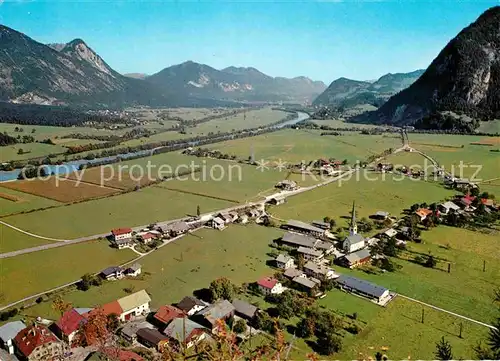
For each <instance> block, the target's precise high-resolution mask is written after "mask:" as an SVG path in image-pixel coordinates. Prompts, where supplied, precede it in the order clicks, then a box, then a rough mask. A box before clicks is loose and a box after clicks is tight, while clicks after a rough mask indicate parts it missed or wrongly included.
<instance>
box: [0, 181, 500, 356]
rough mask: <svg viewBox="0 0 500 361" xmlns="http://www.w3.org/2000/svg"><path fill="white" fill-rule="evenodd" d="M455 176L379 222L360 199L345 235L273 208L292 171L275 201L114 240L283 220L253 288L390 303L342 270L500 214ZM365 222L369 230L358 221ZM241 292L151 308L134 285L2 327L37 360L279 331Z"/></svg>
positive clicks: (115, 275)
mask: <svg viewBox="0 0 500 361" xmlns="http://www.w3.org/2000/svg"><path fill="white" fill-rule="evenodd" d="M450 182H451V184H452V186H453V187H455V188H456V189H459V190H461V191H462V192H463V193H464V194H458V195H456V196H455V197H453V198H451V199H449V200H447V201H445V202H442V203H439V204H430V205H428V204H426V203H425V202H423V203H422V204H415V205H410V206H409V207H408V209H407V211H406V215H405V216H404V217H402V218H400V219H398V218H396V217H392V216H391V215H390V214H389V212H386V211H384V210H380V211H378V212H376V213H375V214H373V215H371V216H370V218H371V222H372V225H371V226H370V227H368V228H367V227H366V220H358V219H357V217H356V205H355V202H354V201H353V204H352V210H351V214H350V217H349V218H350V219H349V228H348V234H347V235H345V236H343V237H342V238H340V237H339V234H338V229H337V230H335V221H333V220H331V219H329V218H328V217H325V218H324V219H323V220H315V221H312V222H311V223H306V222H302V221H298V220H288V221H286V222H277V220H276V219H274V217H273V215H272V210H273V207H275V206H279V205H280V204H283V203H284V202H286V192H293V191H294V190H297V188H298V187H297V185H296V184H295V183H294V182H292V181H287V180H284V181H282V182H280V183H278V184H277V185H276V188H279V189H280V190H282V192H284V194H282V195H280V194H279V193H278V194H277V195H273V196H272V197H268V199H267V201H266V203H265V204H257V205H246V206H240V207H235V208H233V209H230V210H228V211H225V212H218V213H214V214H210V215H200V214H198V216H197V217H190V218H188V219H184V220H180V221H175V222H171V223H165V224H163V223H161V224H151V225H150V226H149V227H147V228H142V229H138V230H133V229H132V228H119V229H113V230H112V231H111V234H110V235H109V237H108V240H109V242H110V244H111V245H112V246H113V247H116V248H117V249H125V248H131V249H133V250H134V251H135V252H137V253H139V254H143V253H146V252H153V251H154V250H155V249H157V248H158V247H162V245H165V244H167V243H168V242H170V241H174V240H177V239H179V238H181V237H182V236H183V235H185V234H188V233H193V232H196V230H197V229H200V228H204V227H205V228H206V227H209V228H213V229H214V230H219V231H223V230H224V229H225V228H226V227H229V226H230V225H231V224H232V223H240V224H247V223H249V222H255V223H257V224H260V225H261V226H263V227H278V228H280V229H282V230H283V234H282V236H281V237H280V238H279V239H275V240H272V241H271V244H270V245H271V247H272V248H273V249H274V250H275V251H273V253H272V254H273V258H272V259H269V260H268V262H267V264H268V265H269V266H270V267H271V269H272V270H273V272H274V274H273V275H272V276H269V275H262V277H260V278H258V279H255V282H254V283H252V284H250V285H248V286H246V287H247V292H250V291H248V290H251V292H252V294H253V295H258V296H259V297H261V298H264V299H266V300H267V299H269V298H270V299H273V297H277V296H278V295H282V294H287V295H293V297H298V299H309V300H315V299H321V298H322V297H324V296H325V294H326V293H328V292H329V291H331V290H332V289H333V288H336V289H339V290H341V291H343V292H346V293H351V294H352V297H361V298H364V299H366V301H367V302H372V303H374V304H376V305H379V306H381V307H385V306H387V305H388V303H390V302H391V301H392V300H393V299H394V298H395V297H397V293H396V292H393V291H391V290H389V289H388V288H385V287H382V286H379V285H376V284H373V283H371V282H368V281H366V280H363V279H361V278H358V277H354V276H352V274H343V271H342V269H351V270H352V269H356V268H363V267H364V266H365V265H367V264H373V265H375V264H376V265H379V267H380V268H381V269H382V270H383V271H384V272H385V271H390V270H391V263H390V260H389V257H388V256H392V255H393V254H391V252H386V250H387V249H389V248H390V247H391V245H392V247H395V248H399V249H404V248H405V247H406V244H407V242H419V241H420V240H419V235H420V229H423V228H428V227H431V226H437V225H438V224H439V223H444V224H448V225H452V226H457V224H458V223H462V224H463V223H464V222H468V221H470V220H471V219H472V218H474V217H479V216H481V215H486V216H489V215H490V216H491V215H496V216H497V215H498V213H499V212H500V207H499V205H498V204H496V203H495V201H494V199H492V197H490V195H488V194H487V193H482V194H479V189H478V187H477V186H475V185H474V184H470V182H459V181H458V182H457V180H456V179H451V180H450V179H449V178H445V183H447V184H448V185H449V184H450ZM360 226H362V230H363V232H360V230H359V229H358V228H359V227H360ZM422 227H423V228H422ZM362 233H368V234H370V236H364V235H363V234H362ZM428 257H429V259H427V261H425V260H424V262H427V263H428V262H430V258H431V257H432V256H428ZM432 262H434V261H432ZM432 262H431V263H432ZM431 266H432V264H431ZM144 271H145V270H143V269H142V266H141V264H140V263H138V262H134V263H132V264H128V265H125V266H117V265H109V267H107V268H106V269H103V270H102V271H101V272H99V273H98V274H96V275H92V276H91V277H92V279H89V280H86V279H82V280H81V283H85V282H90V283H93V282H97V283H99V284H101V283H102V282H114V281H116V280H119V279H122V278H134V277H140V275H141V274H142V273H143V272H144ZM89 277H90V276H89ZM214 282H222V283H224V282H229V285H230V286H228V285H227V284H226V285H225V286H223V287H229V288H231V287H233V288H232V289H233V291H234V290H238V289H240V288H239V286H236V285H231V283H230V281H229V280H227V279H225V278H224V279H219V280H214ZM83 286H84V285H82V287H83ZM87 287H88V286H87ZM233 291H231V292H229V293H228V292H226V293H224V292H222V293H221V294H219V295H215V294H212V296H211V297H208V298H207V299H202V298H203V297H200V298H198V297H195V296H194V295H186V296H185V297H184V298H183V299H182V300H179V302H178V303H176V304H165V305H163V306H161V307H159V308H158V309H154V310H153V309H151V308H150V302H151V297H150V295H149V294H148V293H147V292H146V290H140V291H137V292H132V290H131V292H130V294H128V295H127V296H125V297H122V298H119V299H117V300H114V301H112V302H109V303H106V304H103V305H99V306H96V305H91V304H89V305H87V307H85V308H82V307H72V306H71V305H70V304H68V305H65V306H64V302H63V301H62V300H59V303H60V304H62V305H63V306H64V307H63V306H61V308H60V311H61V317H60V318H59V319H58V320H46V319H44V318H43V317H42V316H43V315H39V317H38V318H37V319H36V320H18V321H13V322H8V323H5V324H4V325H3V326H1V327H0V340H1V341H2V346H3V348H4V349H5V351H4V350H2V351H1V352H2V354H5V355H7V356H8V357H10V358H9V360H12V359H14V357H17V358H19V359H21V360H29V361H41V360H46V359H47V357H49V358H52V359H68V360H73V359H74V360H81V359H86V360H100V358H99V357H100V355H102V354H104V357H110V355H111V354H115V355H116V356H117V357H118V359H119V360H120V361H132V360H133V361H142V360H145V359H148V360H149V359H154V358H151V357H154V355H157V356H159V355H160V354H161V353H162V352H164V351H165V349H169V350H170V349H174V350H180V349H183V350H187V349H190V348H192V347H193V346H195V345H197V344H198V343H200V342H202V341H203V342H214V339H215V338H217V337H219V335H220V334H221V333H222V332H230V333H234V334H235V336H236V337H237V339H238V340H239V341H238V342H243V341H245V340H247V339H248V338H251V337H252V335H255V334H259V333H264V334H269V333H272V330H273V327H269V325H268V326H267V327H263V325H262V319H261V318H262V317H263V316H262V315H263V314H265V313H266V311H265V310H261V309H259V308H258V307H257V306H256V305H255V304H252V303H251V302H249V301H248V300H245V297H241V299H239V296H240V295H242V292H243V293H244V291H241V289H240V291H236V292H233ZM287 297H288V296H287ZM312 302H314V301H312ZM100 317H101V318H103V319H104V320H105V327H106V328H108V329H109V331H110V333H111V334H112V335H113V339H114V340H115V341H114V342H110V341H109V339H107V341H106V342H105V344H103V345H101V346H100V347H98V344H99V340H92V339H89V338H88V334H87V331H88V327H90V325H92V324H93V322H95V321H96V320H97V319H99V318H100ZM266 317H268V316H266ZM259 319H260V321H258V320H259ZM116 340H118V341H116ZM136 346H139V347H140V348H139V349H141V350H143V354H141V355H139V354H138V353H137V352H134V351H132V349H134V350H137V348H136ZM144 350H147V351H144ZM144 352H145V354H144ZM145 355H146V356H145ZM151 355H153V356H151ZM2 359H3V358H2Z"/></svg>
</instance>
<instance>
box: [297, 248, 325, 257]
mask: <svg viewBox="0 0 500 361" xmlns="http://www.w3.org/2000/svg"><path fill="white" fill-rule="evenodd" d="M297 252H299V253H303V254H308V255H310V256H314V257H321V256H322V255H323V252H321V251H318V250H315V249H313V248H308V247H299V249H297Z"/></svg>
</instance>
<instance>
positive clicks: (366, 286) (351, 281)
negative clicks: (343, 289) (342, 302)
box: [337, 275, 388, 297]
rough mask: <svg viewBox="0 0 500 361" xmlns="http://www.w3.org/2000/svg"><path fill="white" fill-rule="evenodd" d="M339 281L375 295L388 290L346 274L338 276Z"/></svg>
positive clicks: (378, 295)
mask: <svg viewBox="0 0 500 361" xmlns="http://www.w3.org/2000/svg"><path fill="white" fill-rule="evenodd" d="M337 282H338V283H340V284H341V285H344V286H347V287H349V288H352V289H355V290H357V291H360V292H362V293H364V294H367V295H370V296H373V297H380V296H382V295H383V294H384V293H385V292H386V291H388V290H387V288H385V287H382V286H377V285H375V284H373V283H370V282H368V281H365V280H361V279H359V278H355V277H351V276H346V275H340V277H339V278H337Z"/></svg>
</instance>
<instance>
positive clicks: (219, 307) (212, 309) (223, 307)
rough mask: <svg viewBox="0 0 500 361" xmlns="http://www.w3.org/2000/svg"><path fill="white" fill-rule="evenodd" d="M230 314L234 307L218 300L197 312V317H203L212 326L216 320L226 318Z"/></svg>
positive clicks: (227, 302)
mask: <svg viewBox="0 0 500 361" xmlns="http://www.w3.org/2000/svg"><path fill="white" fill-rule="evenodd" d="M231 312H234V306H233V305H232V304H231V302H229V301H228V300H220V301H217V302H215V303H214V304H211V305H210V306H208V307H207V308H204V309H203V310H201V311H199V312H198V313H197V315H201V316H203V317H205V319H206V320H207V321H208V322H210V323H211V324H212V325H213V324H215V322H217V320H220V319H223V318H226V317H227V316H228V315H229V314H230V313H231Z"/></svg>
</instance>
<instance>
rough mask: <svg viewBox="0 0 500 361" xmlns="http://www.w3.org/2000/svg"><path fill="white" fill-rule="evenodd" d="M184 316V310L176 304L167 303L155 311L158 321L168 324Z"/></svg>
mask: <svg viewBox="0 0 500 361" xmlns="http://www.w3.org/2000/svg"><path fill="white" fill-rule="evenodd" d="M182 316H184V312H183V311H182V310H180V309H178V308H177V307H175V306H171V305H165V306H161V307H160V308H158V311H157V312H156V313H155V316H154V317H155V319H157V320H158V321H160V322H162V323H164V324H168V323H169V322H170V321H172V320H173V319H174V318H177V317H182Z"/></svg>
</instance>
